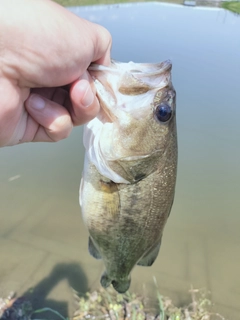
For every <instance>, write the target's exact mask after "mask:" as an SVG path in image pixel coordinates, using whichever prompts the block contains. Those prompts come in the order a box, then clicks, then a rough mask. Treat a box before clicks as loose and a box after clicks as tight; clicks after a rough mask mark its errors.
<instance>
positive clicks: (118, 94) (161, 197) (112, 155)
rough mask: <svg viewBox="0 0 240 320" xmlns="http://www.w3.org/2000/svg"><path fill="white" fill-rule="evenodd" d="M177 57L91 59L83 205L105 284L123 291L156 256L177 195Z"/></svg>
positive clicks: (102, 280) (90, 241)
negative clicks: (106, 62)
mask: <svg viewBox="0 0 240 320" xmlns="http://www.w3.org/2000/svg"><path fill="white" fill-rule="evenodd" d="M171 68H172V64H171V62H170V61H169V60H167V61H164V62H161V63H134V62H132V61H131V62H128V63H125V62H117V61H112V62H111V65H110V66H103V65H97V64H92V65H90V67H89V72H90V74H91V76H92V78H93V80H94V84H95V87H96V91H97V97H98V100H99V102H100V112H99V114H98V116H97V117H96V118H94V119H93V120H91V121H90V122H89V123H87V124H86V125H85V127H84V134H83V143H84V147H85V160H84V169H83V174H82V180H81V184H80V206H81V211H82V216H83V220H84V223H85V225H86V227H87V229H88V231H89V242H88V249H89V252H90V254H91V255H92V256H93V257H94V258H96V259H102V260H103V263H104V266H105V271H104V273H103V274H102V276H101V280H100V282H101V285H102V287H104V288H107V287H108V286H110V285H111V284H112V286H113V288H114V289H115V290H116V291H117V292H119V293H124V292H126V291H127V290H128V289H129V287H130V283H131V271H132V269H133V268H134V267H135V265H139V266H151V265H152V264H153V262H154V261H155V260H156V258H157V256H158V253H159V249H160V246H161V240H162V235H163V230H164V226H165V224H166V222H167V219H168V217H169V214H170V211H171V207H172V204H173V200H174V194H175V184H176V174H177V153H178V148H177V128H176V92H175V90H174V87H173V85H172V80H171Z"/></svg>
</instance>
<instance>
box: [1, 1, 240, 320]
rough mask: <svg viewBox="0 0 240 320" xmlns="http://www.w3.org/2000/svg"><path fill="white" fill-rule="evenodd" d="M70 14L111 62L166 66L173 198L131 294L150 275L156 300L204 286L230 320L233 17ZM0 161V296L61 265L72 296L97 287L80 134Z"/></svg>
mask: <svg viewBox="0 0 240 320" xmlns="http://www.w3.org/2000/svg"><path fill="white" fill-rule="evenodd" d="M71 10H72V11H74V12H75V13H76V14H78V15H81V16H82V17H84V18H87V19H89V20H91V21H94V22H97V23H100V24H102V25H104V26H105V27H107V28H108V29H109V30H110V32H111V33H112V36H113V49H112V56H113V58H114V59H116V60H120V61H129V60H133V61H135V62H159V61H162V60H164V59H168V58H170V59H171V60H172V62H173V83H174V86H175V88H176V90H177V120H178V136H179V169H178V180H177V190H176V198H175V203H174V206H173V209H172V213H171V217H170V219H169V221H168V224H167V227H166V229H165V233H164V237H163V244H162V248H161V252H160V255H159V257H158V259H157V261H156V263H155V264H154V265H153V266H152V267H151V268H141V267H136V268H135V269H134V271H133V284H132V289H134V290H139V291H140V290H141V291H142V290H143V289H142V285H143V283H144V284H145V286H146V290H149V291H151V290H152V289H153V280H152V277H153V275H155V276H156V277H157V279H158V283H159V286H160V291H161V292H162V293H163V294H167V295H170V296H171V297H172V298H173V299H174V300H175V302H179V303H183V302H184V301H185V299H186V292H187V290H188V289H189V287H190V285H191V284H193V285H194V286H195V287H206V288H207V289H209V290H211V292H212V299H213V301H214V302H215V303H216V309H217V310H218V311H219V312H222V313H223V314H224V315H225V316H226V317H229V318H230V319H233V320H234V319H239V312H240V308H239V298H240V278H239V270H240V259H239V252H240V235H239V225H240V215H239V207H240V198H239V193H240V186H239V181H240V169H239V163H240V148H239V145H240V144H239V142H240V141H239V140H240V138H239V137H240V126H239V118H240V108H239V107H240V97H239V84H240V59H239V53H240V31H239V30H240V19H239V17H237V16H234V15H232V14H231V13H229V12H226V11H224V10H221V9H205V8H197V7H196V8H190V7H183V6H177V5H166V4H160V3H145V4H143V3H142V4H135V5H131V4H125V5H121V6H118V5H114V6H106V7H104V6H102V7H97V6H95V7H82V8H72V9H71ZM0 155H1V157H0V166H1V172H0V191H1V202H0V252H1V264H0V294H1V292H2V291H4V292H6V291H8V290H9V291H11V290H18V291H19V293H21V292H24V291H26V290H27V289H28V288H29V287H33V288H34V286H36V285H37V284H38V283H41V281H42V280H43V279H44V278H46V277H48V276H49V274H50V273H51V270H52V269H54V267H55V266H56V265H58V264H62V263H64V264H70V265H71V264H74V265H78V266H79V268H80V270H82V275H84V278H83V279H82V280H81V281H80V282H81V283H79V282H78V280H77V277H76V284H77V288H76V289H77V290H79V291H85V290H86V289H87V288H86V283H88V285H89V287H90V288H93V287H96V286H98V283H99V278H100V275H101V273H102V269H103V268H102V264H101V262H99V261H96V260H94V259H92V258H91V257H90V256H89V254H88V251H87V238H88V236H87V231H86V230H85V228H84V226H83V223H82V220H81V216H80V209H79V205H78V186H79V181H80V176H81V170H82V164H83V147H82V128H78V129H75V131H74V133H73V134H72V136H71V137H70V138H69V139H67V140H66V141H63V142H60V143H57V144H26V145H22V146H17V147H11V148H5V149H2V150H0ZM139 279H141V281H139ZM71 285H72V286H73V287H74V284H73V283H71ZM54 286H55V288H52V291H50V292H48V294H47V297H48V299H50V300H51V299H54V300H58V301H67V300H70V299H71V298H70V297H71V290H70V287H69V283H68V281H67V276H66V277H62V278H61V281H59V283H55V284H54ZM44 290H46V289H44ZM70 310H72V309H71V306H70Z"/></svg>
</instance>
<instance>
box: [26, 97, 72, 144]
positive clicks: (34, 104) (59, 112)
mask: <svg viewBox="0 0 240 320" xmlns="http://www.w3.org/2000/svg"><path fill="white" fill-rule="evenodd" d="M25 107H26V109H27V111H28V113H29V118H28V122H27V126H26V131H25V134H24V136H23V139H22V141H21V142H26V141H45V142H53V141H59V140H62V139H65V138H67V137H68V136H69V134H70V132H71V130H72V120H71V117H70V114H69V112H68V110H67V109H66V108H64V107H63V106H61V105H59V104H57V103H56V102H54V101H50V100H48V99H46V98H45V97H42V96H40V95H37V94H31V95H30V96H29V98H28V99H27V100H26V102H25Z"/></svg>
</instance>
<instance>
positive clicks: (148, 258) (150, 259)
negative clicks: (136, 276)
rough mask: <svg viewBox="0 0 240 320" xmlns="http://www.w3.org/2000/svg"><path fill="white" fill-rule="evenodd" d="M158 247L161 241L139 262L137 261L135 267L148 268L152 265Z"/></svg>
mask: <svg viewBox="0 0 240 320" xmlns="http://www.w3.org/2000/svg"><path fill="white" fill-rule="evenodd" d="M160 246H161V240H160V242H159V243H158V244H157V245H156V246H155V247H154V248H153V249H152V250H151V251H148V252H147V254H146V255H145V256H143V257H142V258H141V260H139V261H138V263H137V265H138V266H144V267H150V266H151V265H152V264H153V262H154V261H155V260H156V259H157V256H158V253H159V249H160Z"/></svg>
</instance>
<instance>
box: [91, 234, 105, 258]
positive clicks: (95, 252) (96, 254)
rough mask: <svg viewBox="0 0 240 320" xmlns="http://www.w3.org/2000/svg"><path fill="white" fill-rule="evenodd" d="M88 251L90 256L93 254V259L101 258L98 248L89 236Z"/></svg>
mask: <svg viewBox="0 0 240 320" xmlns="http://www.w3.org/2000/svg"><path fill="white" fill-rule="evenodd" d="M88 251H89V253H90V255H91V256H93V257H94V258H95V259H98V260H100V259H102V257H101V255H100V253H99V251H98V249H97V248H96V247H95V245H94V243H93V241H92V239H91V237H89V238H88Z"/></svg>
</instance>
